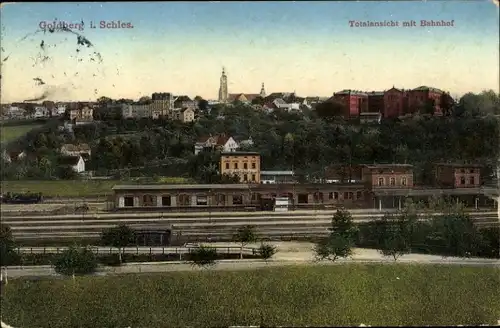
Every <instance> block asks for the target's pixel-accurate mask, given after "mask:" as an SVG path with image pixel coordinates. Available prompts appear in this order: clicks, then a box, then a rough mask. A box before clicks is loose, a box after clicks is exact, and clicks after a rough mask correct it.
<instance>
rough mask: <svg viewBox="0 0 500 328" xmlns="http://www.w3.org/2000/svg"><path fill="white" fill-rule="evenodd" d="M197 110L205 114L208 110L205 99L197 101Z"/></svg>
mask: <svg viewBox="0 0 500 328" xmlns="http://www.w3.org/2000/svg"><path fill="white" fill-rule="evenodd" d="M198 110H199V111H200V112H206V111H207V110H208V101H206V100H205V99H200V100H198Z"/></svg>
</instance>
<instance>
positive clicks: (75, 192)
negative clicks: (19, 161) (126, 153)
mask: <svg viewBox="0 0 500 328" xmlns="http://www.w3.org/2000/svg"><path fill="white" fill-rule="evenodd" d="M120 183H122V182H120V181H116V180H88V181H84V180H69V181H66V180H58V181H51V180H47V181H35V180H33V181H30V180H26V181H2V193H7V192H27V191H30V192H41V193H42V194H43V195H44V196H47V197H79V196H80V197H86V196H88V197H90V196H104V195H110V194H111V193H112V190H111V188H113V186H114V185H117V184H120Z"/></svg>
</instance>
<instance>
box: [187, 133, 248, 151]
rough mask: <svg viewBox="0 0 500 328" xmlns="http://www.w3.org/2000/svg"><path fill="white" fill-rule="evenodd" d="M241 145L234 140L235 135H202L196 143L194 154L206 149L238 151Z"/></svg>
mask: <svg viewBox="0 0 500 328" xmlns="http://www.w3.org/2000/svg"><path fill="white" fill-rule="evenodd" d="M239 147H240V145H239V144H238V143H237V142H236V141H235V140H234V138H233V137H231V136H227V135H225V134H222V135H217V136H208V137H201V138H200V139H198V141H197V142H196V143H195V144H194V154H195V155H198V154H199V152H201V151H202V150H204V149H210V150H214V151H220V152H233V151H236V150H237V149H238V148H239Z"/></svg>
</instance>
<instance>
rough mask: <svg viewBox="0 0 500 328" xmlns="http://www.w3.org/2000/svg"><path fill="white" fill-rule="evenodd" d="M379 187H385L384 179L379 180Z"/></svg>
mask: <svg viewBox="0 0 500 328" xmlns="http://www.w3.org/2000/svg"><path fill="white" fill-rule="evenodd" d="M378 185H379V186H383V185H384V178H378Z"/></svg>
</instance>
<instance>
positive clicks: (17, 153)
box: [2, 150, 26, 163]
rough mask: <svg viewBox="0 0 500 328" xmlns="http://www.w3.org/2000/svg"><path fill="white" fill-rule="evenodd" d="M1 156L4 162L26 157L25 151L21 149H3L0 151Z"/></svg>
mask: <svg viewBox="0 0 500 328" xmlns="http://www.w3.org/2000/svg"><path fill="white" fill-rule="evenodd" d="M2 158H3V160H4V161H5V162H7V163H12V162H14V161H19V160H22V159H24V158H26V152H25V151H23V150H9V151H7V150H4V151H3V152H2Z"/></svg>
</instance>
